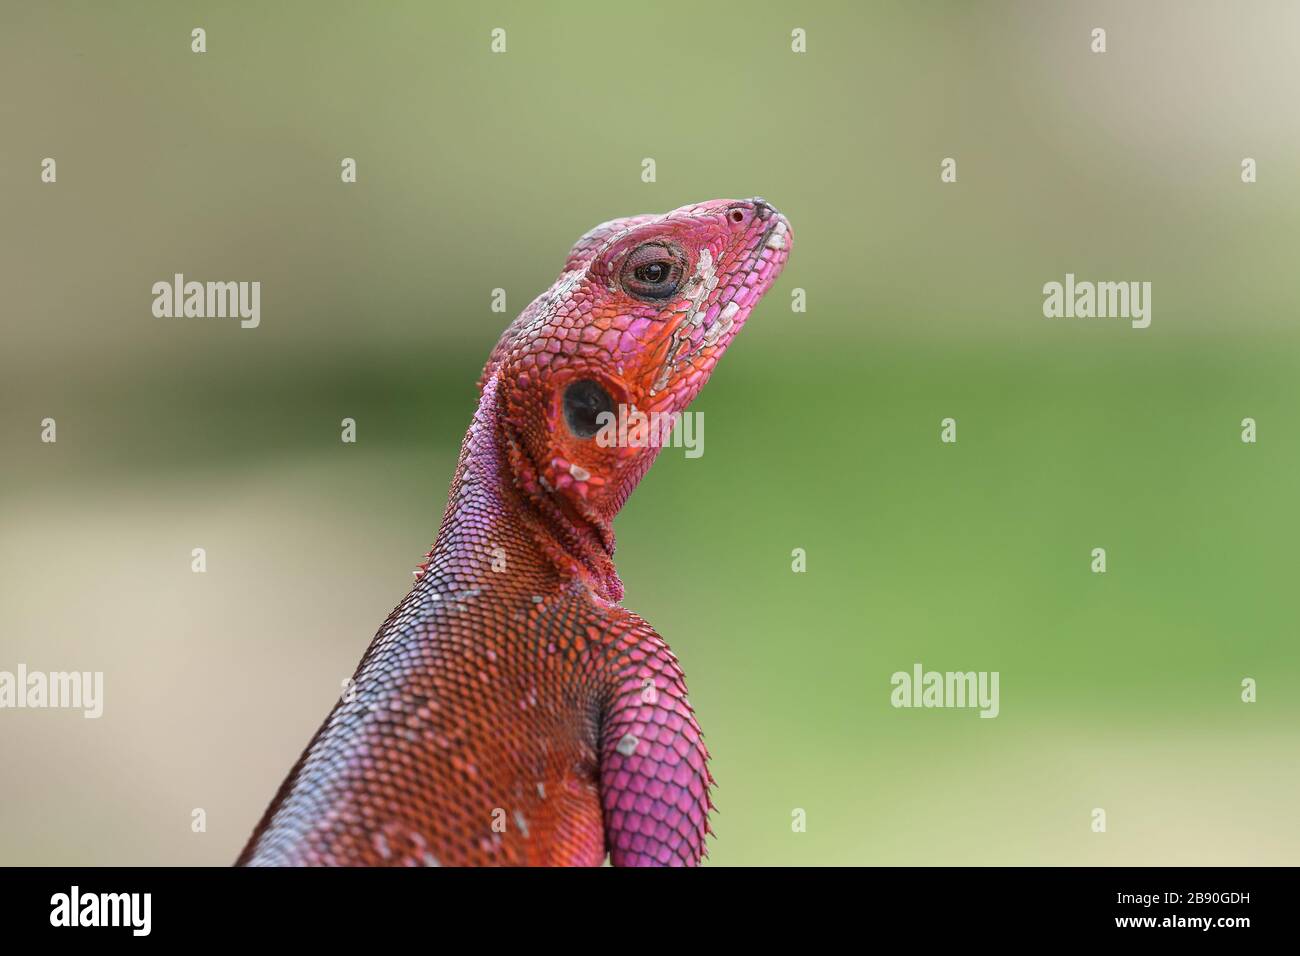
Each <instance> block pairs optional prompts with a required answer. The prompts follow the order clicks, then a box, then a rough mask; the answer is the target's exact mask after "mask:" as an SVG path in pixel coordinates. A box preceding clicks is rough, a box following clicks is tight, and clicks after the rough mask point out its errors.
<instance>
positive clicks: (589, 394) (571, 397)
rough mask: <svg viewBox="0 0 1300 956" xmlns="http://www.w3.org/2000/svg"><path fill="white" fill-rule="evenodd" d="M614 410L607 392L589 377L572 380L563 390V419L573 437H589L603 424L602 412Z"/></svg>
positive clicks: (612, 401)
mask: <svg viewBox="0 0 1300 956" xmlns="http://www.w3.org/2000/svg"><path fill="white" fill-rule="evenodd" d="M606 412H608V413H609V414H611V415H612V414H613V412H614V400H613V399H612V398H610V397H609V393H608V392H607V391H605V390H604V389H603V388H601V387H600V386H599V385H597V384H596V383H595V382H593V381H592V380H591V379H589V378H584V379H583V380H582V381H580V382H574V383H573V384H572V385H570V386H569V387H568V388H566V389H565V390H564V421H565V424H567V425H568V426H569V431H571V432H572V433H573V435H574V437H575V438H590V437H592V436H593V435H595V434H596V432H598V431H600V426H601V425H602V424H604V423H603V422H602V421H601V420H600V417H601V415H602V414H604V413H606Z"/></svg>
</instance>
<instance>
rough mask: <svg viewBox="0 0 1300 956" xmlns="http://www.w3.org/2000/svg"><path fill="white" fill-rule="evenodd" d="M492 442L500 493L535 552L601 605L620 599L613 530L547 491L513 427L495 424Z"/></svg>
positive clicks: (620, 590)
mask: <svg viewBox="0 0 1300 956" xmlns="http://www.w3.org/2000/svg"><path fill="white" fill-rule="evenodd" d="M496 438H497V443H498V447H499V448H500V450H501V458H502V459H503V460H504V463H505V464H506V469H505V470H506V474H503V475H502V476H501V480H502V483H503V485H507V486H508V487H506V488H503V493H504V494H506V495H510V496H512V497H513V498H514V501H515V505H516V508H517V512H518V515H519V517H520V519H521V520H522V521H523V522H524V523H526V524H527V525H528V527H529V529H530V531H531V532H532V536H533V539H534V540H535V541H536V543H537V547H538V550H539V552H540V553H541V554H542V555H543V557H545V558H546V560H547V561H549V562H550V564H551V565H552V566H553V567H554V568H555V570H556V571H557V572H558V573H559V574H560V575H561V576H562V577H564V578H571V579H577V580H581V581H583V582H584V583H585V584H587V585H588V586H589V587H590V588H591V589H592V591H593V592H595V594H596V595H597V596H599V597H600V598H601V599H603V600H605V601H609V602H610V603H617V602H619V601H621V600H622V599H623V582H622V581H621V580H619V577H618V571H617V569H616V568H615V567H614V530H613V528H612V527H611V526H610V523H609V522H608V521H605V520H603V519H602V518H600V517H599V516H597V515H595V514H594V513H587V512H586V511H584V510H579V508H578V507H576V506H575V505H574V504H573V503H572V502H570V501H569V500H568V499H567V498H566V497H565V496H564V495H562V494H559V493H558V492H556V491H554V490H553V489H551V488H548V487H547V486H546V482H545V479H543V478H542V476H541V474H540V472H539V471H538V469H537V466H536V464H535V463H534V462H533V460H532V458H531V457H530V456H529V455H528V453H527V451H526V449H525V448H524V446H523V443H522V442H521V440H520V438H519V435H518V433H517V432H516V431H515V428H514V426H513V425H512V424H511V423H510V422H509V421H508V420H506V418H505V417H504V416H502V417H501V418H499V419H498V422H497V429H496Z"/></svg>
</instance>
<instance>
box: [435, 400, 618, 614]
mask: <svg viewBox="0 0 1300 956" xmlns="http://www.w3.org/2000/svg"><path fill="white" fill-rule="evenodd" d="M507 542H508V543H509V547H508V548H506V543H507ZM485 545H486V551H487V554H486V555H485V557H486V559H487V561H488V562H489V563H491V562H492V561H493V560H494V559H495V557H496V555H495V554H494V553H493V551H494V548H497V547H501V548H506V550H508V551H515V550H523V551H524V552H525V553H523V554H508V555H507V556H506V572H505V573H507V574H510V573H511V569H512V568H515V569H518V570H522V571H542V572H544V573H545V574H547V575H551V576H554V578H555V579H556V580H555V581H554V583H555V586H556V587H563V586H565V585H566V584H569V583H572V582H578V583H581V584H584V585H586V586H587V587H589V588H590V589H591V591H592V593H593V594H594V595H595V596H596V597H598V598H599V599H601V600H603V601H606V602H609V603H611V604H613V603H617V602H618V601H621V600H622V598H623V583H622V581H620V580H619V577H618V571H617V570H616V569H615V567H614V532H613V529H612V528H611V527H610V525H609V522H608V521H605V520H602V519H601V518H599V517H598V516H595V515H586V514H579V513H577V512H576V511H575V510H574V509H573V508H572V507H571V506H569V505H568V504H567V502H565V501H563V500H562V499H561V496H559V495H556V494H554V493H552V492H551V491H549V490H547V489H546V488H545V487H544V485H543V484H542V482H541V481H540V480H539V478H538V475H537V471H536V468H535V467H534V466H533V464H532V463H531V462H530V461H529V460H528V458H527V455H526V454H525V452H524V451H523V449H522V446H521V445H520V443H519V442H518V441H517V440H516V438H515V435H514V432H513V430H512V428H511V425H510V423H509V422H508V421H507V420H506V418H505V416H504V414H503V413H502V411H501V407H500V401H499V388H498V382H497V378H496V376H495V375H493V376H492V377H491V378H490V379H489V380H488V381H487V382H486V383H485V384H484V386H483V394H482V398H481V399H480V400H479V405H478V408H477V409H476V410H475V412H474V420H473V421H472V422H471V424H470V427H469V431H468V432H467V433H466V435H465V441H464V443H463V444H462V445H461V452H460V459H459V461H458V462H457V465H456V477H455V478H454V479H453V481H452V485H451V492H450V494H449V495H448V499H447V510H446V513H445V514H444V515H443V519H442V527H441V528H440V529H439V531H438V538H437V541H436V542H435V543H434V546H433V549H432V550H431V551H430V552H429V556H428V559H427V560H426V562H425V563H424V564H423V565H421V569H422V570H423V569H424V568H427V567H428V566H429V565H430V564H433V563H437V564H445V563H448V562H454V561H461V560H463V559H464V556H465V554H466V553H467V552H470V553H472V552H475V551H477V552H481V551H483V550H484V546H485ZM521 565H522V567H521Z"/></svg>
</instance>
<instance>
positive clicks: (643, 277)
mask: <svg viewBox="0 0 1300 956" xmlns="http://www.w3.org/2000/svg"><path fill="white" fill-rule="evenodd" d="M686 266H687V260H686V254H685V253H684V252H683V251H682V250H681V249H680V248H678V247H677V246H675V245H673V244H671V243H666V242H662V241H656V242H647V243H646V244H645V245H643V246H638V247H637V248H636V249H634V250H632V253H631V254H630V255H629V256H628V257H627V261H626V263H625V264H624V266H623V277H622V283H623V288H624V289H625V290H626V291H627V292H629V293H631V294H632V295H634V296H637V297H638V298H641V299H650V300H655V301H658V300H663V299H667V298H669V297H670V296H673V295H676V293H677V289H678V288H679V287H680V286H681V284H682V279H683V277H684V275H685V273H686Z"/></svg>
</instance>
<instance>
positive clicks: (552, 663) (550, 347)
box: [238, 199, 792, 866]
mask: <svg viewBox="0 0 1300 956" xmlns="http://www.w3.org/2000/svg"><path fill="white" fill-rule="evenodd" d="M791 238H792V237H791V232H790V226H789V223H788V222H787V221H786V219H785V217H784V216H782V215H781V214H780V213H778V212H777V211H776V210H775V209H774V208H773V207H772V206H770V205H769V204H768V203H767V202H765V201H764V200H762V199H749V200H744V201H732V200H723V199H718V200H713V201H710V202H703V203H698V204H696V205H693V206H684V207H682V208H681V209H677V210H675V211H673V212H670V213H668V214H666V215H662V216H654V215H643V216H632V217H629V218H626V219H617V220H613V221H611V222H607V223H604V224H603V225H600V226H597V227H596V228H594V229H592V230H591V231H590V232H588V233H587V234H586V235H584V236H582V237H581V238H580V239H579V240H578V242H577V244H576V245H574V247H573V249H572V250H571V251H570V252H569V256H568V259H567V261H566V262H565V264H564V271H563V272H561V274H560V276H559V278H558V279H557V280H556V281H555V284H554V285H553V286H551V288H550V289H548V290H547V291H546V292H544V293H543V294H542V295H541V296H539V297H538V298H537V299H536V300H534V301H533V302H532V304H531V305H529V306H528V307H527V308H526V309H525V310H524V311H523V313H522V314H520V316H519V317H518V318H517V319H516V320H515V321H514V322H513V323H512V324H511V325H510V327H509V328H508V329H506V331H505V333H504V334H503V335H502V336H501V339H500V341H499V342H498V343H497V345H496V347H495V348H494V349H493V351H492V354H491V356H490V357H489V359H488V362H487V366H486V367H485V368H484V370H483V374H482V376H481V378H480V380H479V389H480V400H479V405H478V409H477V411H476V412H475V414H474V419H473V422H472V423H471V425H470V428H469V432H468V434H467V435H466V436H465V440H464V443H463V445H462V446H461V452H460V459H459V462H458V463H457V467H456V475H455V478H454V480H453V481H452V485H451V491H450V495H449V498H448V502H447V509H446V512H445V514H444V516H443V520H442V526H441V529H440V530H439V532H438V536H437V539H436V541H435V542H434V545H433V548H432V549H431V550H430V551H429V553H428V555H427V557H426V559H425V561H424V562H423V563H422V564H421V566H420V569H419V570H418V571H417V572H416V573H417V580H416V581H415V584H414V586H413V587H412V588H411V591H410V593H409V594H408V595H407V596H406V598H405V599H404V600H403V601H402V602H401V604H399V605H398V606H397V608H396V609H395V610H394V611H393V613H392V614H391V615H389V617H388V620H387V621H385V622H384V624H383V626H382V627H381V628H380V629H379V633H378V634H377V635H376V636H375V638H374V641H373V642H372V643H371V645H370V648H369V650H367V651H366V654H365V657H364V658H363V659H362V661H361V664H360V666H359V667H358V669H357V671H356V674H355V676H354V679H353V680H354V683H353V684H352V686H351V689H350V691H349V692H346V693H344V694H343V696H342V699H341V700H340V702H339V703H338V704H337V705H336V706H335V707H334V710H333V712H332V713H331V714H330V715H329V717H328V718H327V719H326V720H325V723H324V725H323V726H322V727H321V728H320V730H319V731H317V733H316V736H315V738H314V739H313V740H312V741H311V743H310V744H309V745H308V746H307V749H306V751H305V752H304V753H303V755H302V757H301V758H299V760H298V763H297V765H296V766H295V767H294V768H293V770H292V771H291V772H290V774H289V777H288V779H287V780H286V781H285V782H284V784H283V786H281V788H280V791H279V793H278V794H277V795H276V797H275V799H274V800H273V801H272V802H271V805H270V807H269V808H268V809H267V811H266V814H265V815H264V817H263V818H262V821H261V823H260V824H259V825H258V827H257V829H256V831H255V832H254V833H253V836H252V838H251V839H250V841H249V843H248V846H247V847H246V848H245V849H244V852H243V854H242V855H241V856H240V858H239V861H238V862H239V863H240V864H253V865H276V864H282V865H312V864H321V865H343V864H352V865H372V866H379V865H439V864H442V865H477V864H530V865H532V864H543V865H545V864H575V865H599V864H600V863H602V862H603V861H604V859H605V856H606V854H607V853H608V854H609V856H610V860H611V862H612V863H613V864H614V865H694V864H696V863H698V862H699V861H700V859H701V857H702V855H703V854H704V852H705V846H704V844H705V837H706V834H708V833H709V832H710V827H709V821H708V815H709V811H710V810H711V809H712V803H711V801H710V797H709V790H710V787H711V786H712V784H713V779H712V777H711V776H710V774H709V771H708V768H707V766H706V762H707V760H708V751H707V750H706V749H705V746H704V743H703V740H702V739H701V734H700V728H699V725H698V724H697V723H696V720H695V716H694V713H693V711H692V709H691V705H690V703H689V702H688V700H687V696H686V684H685V681H684V679H683V675H682V670H681V667H680V666H679V665H678V663H677V659H676V657H674V656H673V653H672V651H670V650H669V649H668V645H667V644H665V643H664V641H663V639H662V638H661V637H660V636H659V635H658V634H657V633H656V632H655V631H654V629H653V628H652V627H651V626H650V625H649V624H647V623H646V622H645V621H644V620H642V619H641V618H640V617H638V616H637V615H636V614H634V613H632V612H631V611H628V610H626V609H624V608H623V607H622V606H621V605H620V603H619V602H620V601H621V600H622V598H623V585H622V583H621V582H620V580H619V578H618V574H617V572H616V571H615V569H614V562H613V553H614V534H613V531H612V522H613V520H614V517H615V515H617V514H618V512H619V510H620V509H621V508H622V506H623V503H624V502H625V501H627V498H628V495H630V494H631V493H632V490H633V489H634V488H635V487H636V485H637V483H638V482H639V481H640V480H641V478H642V476H643V475H645V473H646V470H647V469H648V468H649V467H650V465H651V463H652V462H653V461H654V459H655V457H656V455H657V454H658V452H659V447H658V445H657V444H655V443H649V444H647V443H646V442H638V443H632V442H625V443H624V444H622V445H619V444H618V443H617V442H613V443H611V442H609V441H604V440H602V439H601V435H602V432H601V429H602V427H603V426H604V425H606V424H607V423H608V422H609V421H611V418H612V419H613V420H617V417H618V416H621V415H628V414H631V413H632V411H633V410H638V411H641V412H643V413H653V412H659V413H669V414H672V413H680V412H683V411H684V410H685V409H686V407H687V406H688V405H689V404H690V402H691V401H692V400H693V399H694V398H695V396H696V394H697V393H698V392H699V391H700V389H701V388H702V387H703V385H704V383H705V381H706V380H707V379H708V377H709V375H710V374H711V372H712V371H713V368H714V366H715V364H716V363H717V361H718V359H719V358H720V357H721V355H722V353H723V352H724V351H726V349H727V347H728V346H729V345H730V344H731V341H732V339H733V338H735V336H736V333H738V332H739V331H740V329H741V326H743V325H744V323H745V320H746V318H747V317H748V316H749V313H750V310H751V309H753V307H754V305H755V304H756V303H757V302H758V300H759V299H760V298H761V297H762V296H763V293H764V292H766V291H767V289H768V288H769V287H770V286H771V284H772V282H773V281H774V280H775V278H776V276H777V274H778V273H779V272H780V271H781V268H782V266H783V265H784V264H785V261H786V257H787V256H788V254H789V251H790V244H791ZM606 413H608V414H606ZM605 434H608V433H605ZM623 434H627V432H626V431H625V432H624V433H623Z"/></svg>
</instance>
